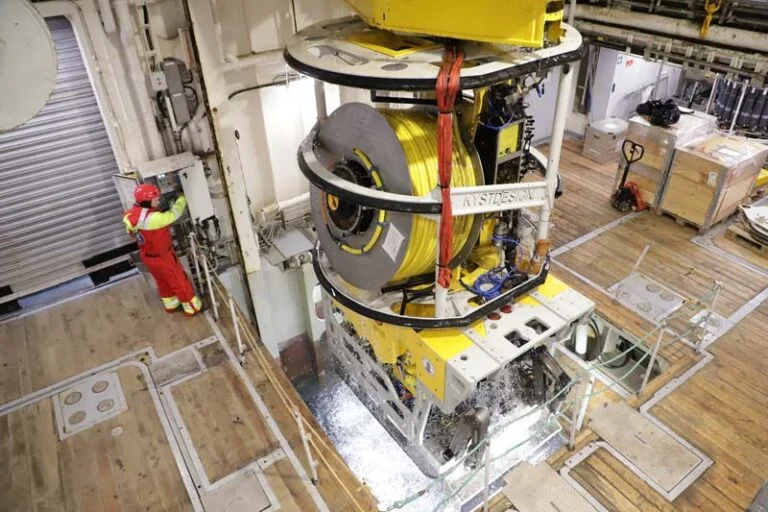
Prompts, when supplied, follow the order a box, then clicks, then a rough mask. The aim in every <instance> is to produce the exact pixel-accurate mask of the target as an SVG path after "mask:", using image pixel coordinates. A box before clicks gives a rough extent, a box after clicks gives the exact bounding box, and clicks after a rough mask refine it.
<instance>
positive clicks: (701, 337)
mask: <svg viewBox="0 0 768 512" xmlns="http://www.w3.org/2000/svg"><path fill="white" fill-rule="evenodd" d="M722 287H723V283H721V282H720V281H717V280H715V286H714V289H713V294H714V295H713V296H712V302H710V303H709V310H708V311H707V315H706V317H705V318H704V328H703V332H701V334H700V335H699V341H698V343H696V353H697V354H701V353H702V352H703V351H704V338H706V337H707V328H708V327H709V320H710V319H711V318H712V313H714V312H715V305H716V304H717V299H718V298H719V297H720V290H721V289H722Z"/></svg>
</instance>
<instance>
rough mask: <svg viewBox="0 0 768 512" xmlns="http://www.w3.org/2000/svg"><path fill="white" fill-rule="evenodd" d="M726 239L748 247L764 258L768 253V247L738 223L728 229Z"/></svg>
mask: <svg viewBox="0 0 768 512" xmlns="http://www.w3.org/2000/svg"><path fill="white" fill-rule="evenodd" d="M725 238H728V239H730V240H733V241H734V242H736V243H738V244H741V245H743V246H745V247H748V248H750V249H752V250H753V251H755V252H757V253H758V254H761V255H763V256H764V255H765V253H766V251H768V246H765V245H764V244H763V243H762V242H761V241H760V240H758V239H757V238H755V237H754V236H752V234H751V233H750V232H749V231H747V230H746V229H744V227H743V226H742V225H741V224H740V223H738V222H737V223H736V224H733V225H732V226H729V227H728V229H727V230H726V231H725Z"/></svg>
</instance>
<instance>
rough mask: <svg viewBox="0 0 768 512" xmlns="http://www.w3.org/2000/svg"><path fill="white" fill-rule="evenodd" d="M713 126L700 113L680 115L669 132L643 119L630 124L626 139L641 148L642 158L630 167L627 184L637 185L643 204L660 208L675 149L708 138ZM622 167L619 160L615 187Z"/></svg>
mask: <svg viewBox="0 0 768 512" xmlns="http://www.w3.org/2000/svg"><path fill="white" fill-rule="evenodd" d="M716 122H717V119H716V118H715V117H714V116H710V115H707V114H703V113H701V112H694V113H692V114H683V115H682V116H680V121H678V122H677V123H676V124H674V125H673V126H670V127H669V128H662V127H661V126H654V125H652V124H651V123H650V122H648V120H646V119H645V118H644V117H642V116H635V117H633V118H632V119H630V120H629V126H628V127H627V135H626V138H627V139H628V140H631V141H634V142H636V143H638V144H640V145H642V146H643V148H644V149H645V154H644V155H643V158H642V159H641V160H640V161H639V162H636V163H634V164H632V167H631V170H630V173H629V176H628V177H627V181H629V182H633V183H635V184H636V185H637V187H638V188H639V189H640V193H641V195H642V197H643V201H645V203H646V204H648V205H649V206H651V207H654V208H658V207H659V206H660V203H661V197H662V195H663V193H664V186H665V184H666V180H667V175H668V172H669V166H670V165H671V163H672V157H673V155H674V152H675V147H676V146H682V145H685V144H688V143H689V142H691V141H693V140H695V139H700V138H702V137H706V136H707V135H709V134H711V133H712V132H714V130H715V125H716ZM625 165H626V163H625V161H624V157H623V156H622V157H621V158H619V168H618V171H617V173H616V184H617V185H618V183H619V180H621V175H622V173H623V172H624V166H625Z"/></svg>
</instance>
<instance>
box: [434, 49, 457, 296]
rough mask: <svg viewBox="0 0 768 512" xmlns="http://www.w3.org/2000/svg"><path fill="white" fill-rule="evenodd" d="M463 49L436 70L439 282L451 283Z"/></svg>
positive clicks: (449, 54)
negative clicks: (454, 152)
mask: <svg viewBox="0 0 768 512" xmlns="http://www.w3.org/2000/svg"><path fill="white" fill-rule="evenodd" d="M463 61H464V54H463V52H462V51H461V50H460V49H458V48H456V47H454V48H453V49H449V48H446V50H445V53H444V54H443V65H442V66H441V67H440V71H439V72H438V74H437V84H436V86H435V92H436V95H437V109H438V114H437V135H438V138H437V158H438V163H437V169H438V174H439V176H440V192H441V196H442V200H443V207H442V210H441V212H440V236H439V238H440V253H439V258H438V266H439V271H438V277H437V281H438V285H439V286H441V287H442V288H450V286H451V269H450V267H449V265H450V263H451V259H452V253H453V212H452V208H451V172H452V163H453V157H452V149H453V106H454V103H456V96H457V94H458V93H459V84H460V78H461V76H460V75H461V64H462V62H463Z"/></svg>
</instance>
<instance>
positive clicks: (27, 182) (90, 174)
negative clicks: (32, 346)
mask: <svg viewBox="0 0 768 512" xmlns="http://www.w3.org/2000/svg"><path fill="white" fill-rule="evenodd" d="M47 22H48V27H49V28H50V29H51V34H52V36H53V41H54V43H55V45H56V52H57V55H58V78H57V82H56V88H55V89H54V91H53V93H52V95H51V97H50V99H49V100H48V103H47V104H46V105H45V107H44V108H43V109H42V110H41V111H40V112H39V113H38V114H37V115H36V116H35V117H34V118H33V119H31V120H30V121H29V122H27V123H25V124H24V125H22V126H20V127H19V128H16V129H15V130H12V131H10V132H7V133H3V134H0V287H2V286H11V288H12V289H14V291H19V290H21V289H24V288H25V287H26V284H27V283H29V282H30V281H32V280H34V282H35V283H36V284H37V285H38V288H39V284H40V282H41V281H42V282H45V281H47V282H54V281H55V280H56V279H57V278H59V277H60V276H61V275H62V273H63V272H65V271H67V272H71V270H72V268H73V266H77V265H79V264H80V262H81V261H83V260H85V259H87V258H89V257H93V256H95V255H97V254H99V253H103V252H105V251H109V250H112V249H116V248H118V247H121V246H124V245H126V244H129V243H131V239H130V238H129V237H128V236H127V235H126V234H125V231H124V230H123V227H122V222H121V213H122V206H121V204H120V199H119V197H118V195H117V191H116V189H115V186H114V184H113V182H112V175H113V174H115V173H116V172H118V168H117V162H116V161H115V157H114V155H113V153H112V148H111V146H110V143H109V139H108V137H107V132H106V129H105V128H104V122H103V120H102V118H101V113H100V112H99V107H98V105H97V103H96V97H95V96H94V93H93V89H92V88H91V83H90V81H89V79H88V73H87V71H86V68H85V63H84V62H83V58H82V56H81V54H80V48H79V47H78V45H77V40H76V39H75V33H74V31H73V30H72V26H71V24H70V23H69V21H68V20H67V19H66V18H63V17H57V18H49V19H48V20H47Z"/></svg>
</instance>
